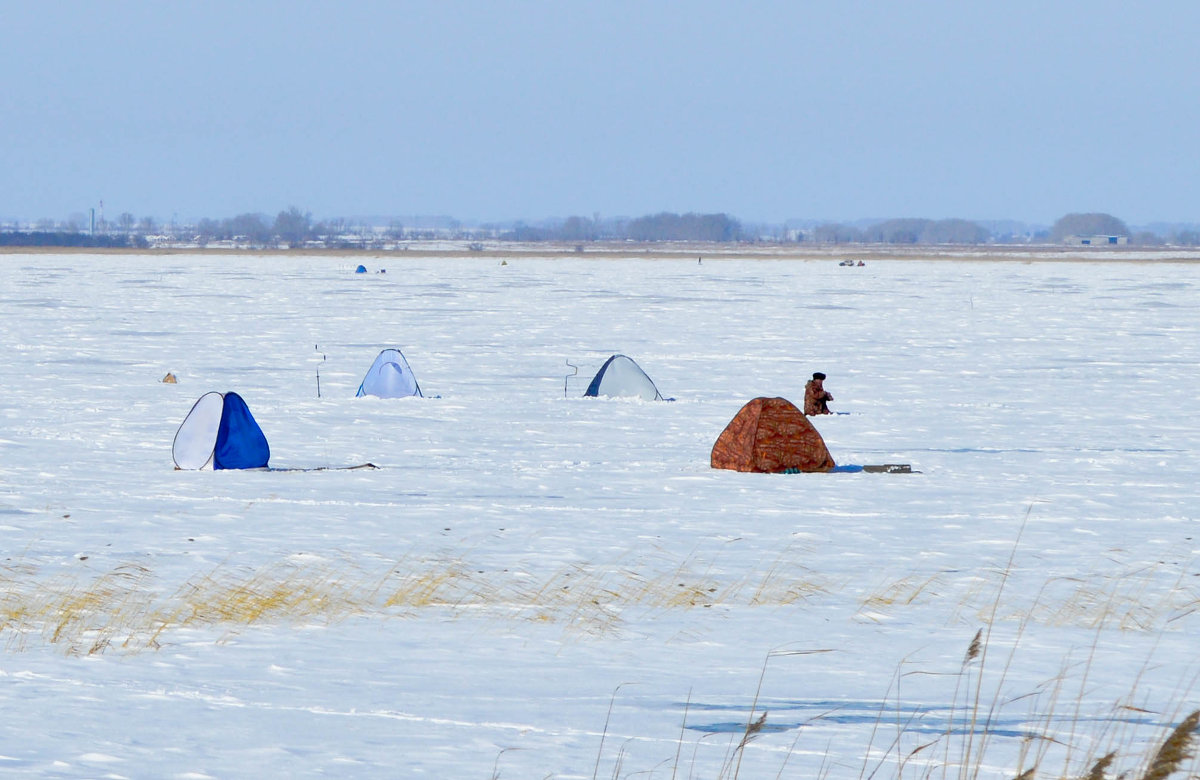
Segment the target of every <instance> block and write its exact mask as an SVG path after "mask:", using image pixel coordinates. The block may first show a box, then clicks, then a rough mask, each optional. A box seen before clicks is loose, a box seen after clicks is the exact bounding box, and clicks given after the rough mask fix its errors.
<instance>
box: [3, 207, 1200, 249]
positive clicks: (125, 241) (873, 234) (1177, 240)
mask: <svg viewBox="0 0 1200 780" xmlns="http://www.w3.org/2000/svg"><path fill="white" fill-rule="evenodd" d="M381 221H385V222H386V223H387V224H386V225H381V224H379V223H380V222H381ZM413 221H414V222H416V223H417V224H416V225H404V224H401V222H400V221H399V220H396V219H384V220H380V219H378V218H376V219H375V220H371V221H370V223H369V224H368V223H367V222H363V221H357V222H356V221H350V220H346V219H329V220H323V221H319V222H317V221H314V220H313V218H312V215H311V214H309V213H307V212H303V211H301V210H300V209H298V208H296V207H291V208H289V209H287V210H285V211H280V212H279V213H278V214H277V215H276V216H275V217H274V218H271V217H269V216H267V215H265V214H255V213H247V214H239V215H237V216H234V217H228V218H224V219H201V220H199V221H197V222H196V223H195V224H194V225H174V224H172V225H171V226H170V227H169V228H166V227H163V228H159V227H158V226H156V225H155V223H154V220H153V219H152V218H150V217H145V218H143V219H142V220H141V221H140V222H137V221H136V220H135V219H134V217H133V215H132V214H122V215H121V216H120V217H119V218H118V219H117V220H116V222H113V223H108V222H105V221H104V220H103V219H101V220H100V221H99V222H97V223H95V227H94V228H93V229H92V230H90V231H83V230H82V229H80V228H79V224H80V221H79V220H75V221H73V222H71V223H67V224H60V225H55V224H54V223H52V222H49V221H44V222H42V223H39V224H38V229H36V230H22V229H0V246H47V247H49V246H61V247H113V248H124V247H145V246H172V245H175V246H178V245H194V246H201V247H203V246H209V245H223V246H234V247H246V248H268V247H269V248H277V247H292V248H295V247H311V248H335V249H336V248H344V249H385V248H388V247H395V246H397V245H398V244H399V243H400V242H403V241H412V240H435V239H436V240H443V239H452V240H461V241H468V242H470V245H471V246H472V248H476V247H478V248H482V241H483V240H493V241H519V242H541V241H545V242H560V243H572V244H575V245H576V247H577V248H581V247H582V246H583V245H584V244H586V243H588V242H593V241H638V242H655V241H693V242H718V243H732V242H772V243H805V244H826V245H828V244H896V245H906V244H907V245H938V244H941V245H946V244H957V245H975V244H1009V243H1051V244H1059V243H1070V244H1081V243H1104V244H1109V243H1117V244H1133V245H1143V246H1151V245H1159V244H1171V245H1175V246H1200V230H1195V229H1193V228H1192V226H1163V227H1160V229H1159V230H1158V231H1157V232H1155V231H1151V230H1140V231H1138V232H1132V231H1130V229H1129V228H1128V227H1127V226H1126V224H1125V223H1124V222H1122V221H1121V220H1120V219H1117V218H1116V217H1114V216H1112V215H1110V214H1101V213H1088V214H1067V215H1066V216H1064V217H1062V218H1060V219H1059V220H1058V221H1057V222H1055V223H1054V225H1053V226H1052V227H1050V228H1038V229H1036V230H1035V229H1028V228H1017V229H1014V227H1013V223H1007V224H1006V223H995V225H994V227H995V230H994V231H993V230H989V229H988V228H986V227H984V226H983V225H980V224H979V223H977V222H972V221H970V220H966V219H938V220H934V219H888V220H882V221H878V222H865V221H864V222H859V223H856V224H844V223H836V222H827V223H815V222H809V223H806V224H804V225H803V226H800V227H796V226H792V227H789V226H788V225H751V226H746V225H743V224H742V223H741V222H740V221H738V220H737V219H734V218H733V217H731V216H729V215H728V214H723V213H722V214H696V213H687V214H674V213H671V212H661V213H659V214H652V215H647V216H643V217H636V218H628V217H614V218H607V219H601V218H600V216H599V215H596V216H593V217H583V216H572V217H567V218H565V219H551V220H545V221H542V222H540V223H538V224H533V225H531V224H527V223H525V222H516V223H507V224H483V225H476V226H464V225H462V224H461V223H459V222H458V221H457V220H454V219H452V218H450V217H436V218H432V217H414V218H413ZM1098 236H1099V237H1110V239H1111V240H1109V241H1104V242H1095V241H1088V240H1086V239H1088V238H1089V237H1092V238H1094V237H1098ZM1112 237H1119V240H1118V239H1117V238H1112Z"/></svg>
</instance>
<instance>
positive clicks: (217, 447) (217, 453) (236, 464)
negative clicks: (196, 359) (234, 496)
mask: <svg viewBox="0 0 1200 780" xmlns="http://www.w3.org/2000/svg"><path fill="white" fill-rule="evenodd" d="M171 457H172V458H173V459H174V461H175V467H176V468H179V469H205V468H212V469H258V468H265V467H266V465H267V461H268V460H270V459H271V448H270V447H269V446H268V445H267V437H266V436H264V435H263V432H262V428H259V427H258V423H257V422H256V421H255V419H254V415H252V414H250V408H249V407H247V406H246V402H245V401H243V400H242V397H241V396H240V395H238V394H237V393H216V392H213V393H205V394H204V395H202V396H200V399H199V400H198V401H196V403H195V404H193V405H192V410H191V411H190V412H188V415H187V417H185V418H184V420H183V423H182V424H181V425H180V426H179V430H178V431H176V432H175V441H174V443H172V445H171Z"/></svg>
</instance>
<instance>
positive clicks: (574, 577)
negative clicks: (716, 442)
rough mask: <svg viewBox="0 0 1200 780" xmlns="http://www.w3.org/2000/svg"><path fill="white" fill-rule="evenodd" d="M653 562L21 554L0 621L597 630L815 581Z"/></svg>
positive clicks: (78, 635) (6, 584)
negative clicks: (205, 561)
mask: <svg viewBox="0 0 1200 780" xmlns="http://www.w3.org/2000/svg"><path fill="white" fill-rule="evenodd" d="M662 564H663V561H652V562H646V561H635V562H632V563H630V564H628V565H617V566H595V565H583V564H577V565H572V566H569V567H566V568H563V569H560V570H558V571H552V572H549V573H547V574H544V575H535V574H530V573H528V572H522V571H509V570H499V571H488V570H485V569H481V568H476V567H472V566H470V565H468V564H467V562H465V561H463V560H460V559H456V558H445V559H424V558H413V559H404V560H401V561H399V562H397V563H396V564H395V565H393V566H391V567H389V568H387V569H383V570H381V569H378V568H375V569H372V568H365V567H363V566H361V565H358V564H356V563H353V562H344V561H343V562H334V563H331V562H321V563H302V562H297V561H294V560H286V561H280V562H275V563H271V564H268V565H266V566H263V567H260V568H245V567H235V566H218V567H216V568H214V569H213V570H211V571H207V572H203V573H200V574H198V575H196V576H194V577H192V578H191V579H189V580H188V581H186V582H185V583H184V584H183V585H182V586H180V587H178V588H176V589H175V590H173V591H171V590H168V589H166V588H164V587H163V586H161V585H160V584H159V583H158V582H157V580H156V577H155V575H154V572H152V571H151V570H149V569H147V568H145V567H143V566H135V565H122V566H118V567H116V568H115V569H113V570H111V571H105V572H99V573H91V574H86V575H84V574H72V575H61V576H49V577H42V576H39V573H38V572H37V570H36V569H35V568H34V567H32V566H28V565H19V564H18V565H9V566H7V567H6V568H4V569H2V570H0V633H2V634H3V636H4V640H5V646H6V647H7V648H8V649H9V650H22V649H25V648H26V647H28V646H29V644H30V643H32V642H36V643H43V644H48V645H53V646H56V647H59V648H62V649H63V650H65V651H66V652H68V653H71V654H92V653H98V652H104V651H106V650H109V649H121V650H125V651H136V650H144V649H154V648H157V647H158V646H159V645H160V644H161V643H162V642H164V641H166V637H167V636H169V634H170V633H171V632H172V631H173V630H177V629H181V628H197V627H204V626H212V627H221V628H225V629H229V628H234V629H236V628H238V627H247V626H253V625H259V624H282V623H289V622H321V623H334V622H337V621H340V620H345V619H348V618H351V617H356V616H381V617H398V618H403V617H411V616H415V615H418V614H420V613H421V612H422V611H424V610H430V609H440V610H444V611H448V612H449V613H450V614H451V615H452V616H459V615H466V614H481V615H484V616H486V617H490V618H495V619H504V620H513V619H515V620H533V621H539V622H553V623H560V624H562V625H563V626H564V627H565V628H566V630H568V631H579V632H583V633H603V632H606V631H610V630H612V629H614V628H616V627H618V626H619V625H620V623H621V614H622V612H623V611H624V610H626V609H630V608H637V609H643V610H687V609H695V608H705V607H711V606H714V605H717V604H721V605H736V606H752V607H779V606H787V605H791V604H795V603H796V602H797V601H800V600H802V599H805V598H808V597H809V596H812V595H814V594H817V593H820V592H822V589H823V587H822V585H821V583H820V582H819V581H818V580H817V578H815V577H814V576H813V574H812V573H811V572H809V571H808V570H806V569H804V568H802V567H794V568H792V569H788V568H786V567H785V566H784V563H783V561H782V559H781V560H780V561H777V562H776V563H775V564H774V565H772V566H771V567H770V568H769V569H768V570H767V571H766V572H760V573H757V574H754V575H751V576H747V577H746V578H744V579H742V580H739V581H732V582H731V581H728V580H726V579H724V578H723V577H720V576H717V574H715V573H714V572H713V571H711V565H707V566H706V567H705V570H704V571H698V570H696V569H697V567H696V562H695V561H691V560H683V561H680V562H677V563H674V564H669V565H668V566H662Z"/></svg>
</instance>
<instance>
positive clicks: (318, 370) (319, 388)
mask: <svg viewBox="0 0 1200 780" xmlns="http://www.w3.org/2000/svg"><path fill="white" fill-rule="evenodd" d="M313 349H314V350H315V351H317V352H321V348H320V347H319V346H317V345H316V344H313ZM324 362H325V354H324V353H322V354H321V363H324ZM320 397H321V364H320V363H318V364H317V398H320Z"/></svg>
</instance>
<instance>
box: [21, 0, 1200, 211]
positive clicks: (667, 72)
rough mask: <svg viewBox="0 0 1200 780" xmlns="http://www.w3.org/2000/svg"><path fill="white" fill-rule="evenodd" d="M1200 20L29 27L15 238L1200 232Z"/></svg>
mask: <svg viewBox="0 0 1200 780" xmlns="http://www.w3.org/2000/svg"><path fill="white" fill-rule="evenodd" d="M1198 23H1200V6H1197V5H1195V4H1192V3H1187V2H1182V1H1179V2H1160V3H1151V4H1141V5H1139V6H1137V7H1135V6H1133V5H1131V4H1126V3H1117V2H1074V1H1071V2H1052V3H1045V2H1023V1H1018V2H1014V3H1005V4H991V3H988V4H983V3H979V4H963V3H956V2H950V1H949V0H945V1H941V0H934V1H931V2H916V3H903V4H902V3H882V2H880V3H869V2H837V3H809V2H752V3H744V4H737V5H734V4H730V3H724V2H715V1H710V0H696V1H695V2H689V3H682V4H681V3H666V2H625V1H624V0H616V1H615V2H605V3H583V2H561V3H535V2H445V0H440V1H438V2H424V1H423V0H422V1H419V2H349V3H338V4H335V3H317V2H287V3H284V2H271V1H270V0H267V1H265V2H255V3H251V4H244V3H234V2H220V1H218V2H206V3H202V4H201V3H196V4H182V3H149V2H115V3H110V4H105V5H104V6H103V8H102V9H101V8H98V7H96V6H94V5H91V4H85V3H66V2H48V3H47V2H38V3H34V2H25V1H24V0H21V1H19V2H14V3H8V4H6V9H5V19H4V26H5V30H6V32H5V43H4V46H3V47H0V74H2V75H3V77H4V78H3V80H4V88H3V89H2V90H0V143H2V146H3V154H2V155H0V219H39V218H53V219H62V218H65V217H67V215H69V214H72V213H75V214H78V213H87V212H88V210H89V209H91V208H98V207H99V204H100V203H101V202H103V208H104V215H105V216H106V217H108V218H110V219H114V218H116V217H117V216H118V215H119V214H121V213H130V214H133V215H134V216H135V217H137V218H139V219H140V218H142V217H144V216H153V217H155V218H156V219H159V220H166V219H180V220H189V219H197V218H201V217H212V218H222V217H228V216H234V215H237V214H241V213H247V212H257V213H264V214H268V215H273V214H275V213H277V212H278V211H280V210H283V209H286V208H289V207H291V206H295V207H297V208H300V209H301V210H303V211H306V212H309V213H311V214H312V215H313V216H314V218H317V219H324V218H332V217H353V216H356V215H410V214H411V215H416V214H420V215H449V216H453V217H455V218H457V219H460V220H464V221H483V222H487V221H505V220H514V219H524V220H531V221H536V220H540V219H544V218H550V217H566V216H571V215H582V216H589V217H590V216H596V215H599V216H601V217H602V218H603V217H612V216H621V215H624V216H640V215H643V214H651V213H658V212H661V211H672V212H678V213H685V212H701V213H715V212H724V213H727V214H730V215H732V216H734V217H737V218H739V219H741V220H744V221H750V222H758V221H762V222H780V221H784V220H788V219H815V220H836V221H851V220H856V219H862V218H887V217H924V218H931V219H939V218H948V217H960V218H967V219H978V220H993V219H995V220H999V219H1015V220H1022V221H1026V222H1032V223H1040V224H1049V223H1052V222H1053V221H1054V220H1055V219H1057V218H1059V217H1060V216H1062V215H1063V214H1066V213H1071V212H1090V211H1101V212H1106V213H1110V214H1113V215H1115V216H1117V217H1119V218H1121V219H1124V220H1125V221H1126V222H1127V223H1129V224H1133V225H1136V224H1145V223H1149V222H1154V221H1168V222H1189V221H1196V220H1197V215H1198V214H1200V192H1197V189H1196V187H1195V185H1194V182H1195V181H1197V180H1198V179H1200V155H1197V154H1195V140H1194V139H1195V127H1197V126H1198V125H1200V94H1198V92H1200V58H1197V57H1196V56H1195V47H1194V36H1193V31H1194V30H1195V29H1197V24H1198Z"/></svg>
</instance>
